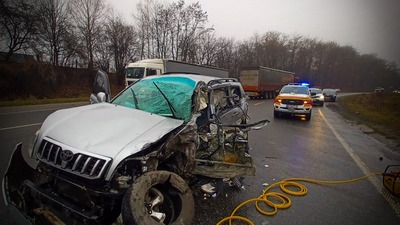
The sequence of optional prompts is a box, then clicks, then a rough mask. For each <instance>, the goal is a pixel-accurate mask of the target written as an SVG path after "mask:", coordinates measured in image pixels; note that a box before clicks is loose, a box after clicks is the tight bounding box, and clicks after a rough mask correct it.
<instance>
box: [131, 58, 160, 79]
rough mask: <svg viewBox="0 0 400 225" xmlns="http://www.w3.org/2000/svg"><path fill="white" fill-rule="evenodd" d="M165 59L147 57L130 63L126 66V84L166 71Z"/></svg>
mask: <svg viewBox="0 0 400 225" xmlns="http://www.w3.org/2000/svg"><path fill="white" fill-rule="evenodd" d="M163 61H164V60H162V59H145V60H140V61H137V62H134V63H129V64H128V65H127V66H126V67H125V85H129V84H131V83H133V82H135V81H137V80H139V79H141V78H143V77H146V76H151V75H161V74H163V73H164V63H163Z"/></svg>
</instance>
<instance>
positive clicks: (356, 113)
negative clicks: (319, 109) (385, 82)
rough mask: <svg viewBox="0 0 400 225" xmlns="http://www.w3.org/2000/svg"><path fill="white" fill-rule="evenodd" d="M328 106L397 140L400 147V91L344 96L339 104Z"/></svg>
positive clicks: (396, 145)
mask: <svg viewBox="0 0 400 225" xmlns="http://www.w3.org/2000/svg"><path fill="white" fill-rule="evenodd" d="M328 107H330V108H331V109H332V110H334V111H336V112H338V113H339V114H340V115H341V116H342V117H343V118H344V119H346V120H349V121H352V122H354V123H356V124H364V125H366V126H368V127H370V128H371V129H373V131H374V132H375V133H378V134H381V135H383V136H384V137H385V138H387V139H389V140H391V141H393V142H395V144H394V145H395V146H394V147H395V148H400V110H399V109H400V94H399V93H393V94H392V93H387V94H376V93H371V94H360V95H350V96H342V97H340V98H338V100H337V104H335V105H333V104H330V105H329V106H328Z"/></svg>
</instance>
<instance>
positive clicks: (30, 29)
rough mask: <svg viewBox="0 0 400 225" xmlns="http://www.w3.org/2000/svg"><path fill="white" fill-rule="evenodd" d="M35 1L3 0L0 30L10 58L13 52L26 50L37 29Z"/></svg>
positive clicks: (0, 13)
mask: <svg viewBox="0 0 400 225" xmlns="http://www.w3.org/2000/svg"><path fill="white" fill-rule="evenodd" d="M34 6H35V5H34V1H30V0H28V1H27V0H1V1H0V26H1V27H0V30H1V31H2V32H1V33H2V35H1V37H2V38H3V39H4V40H5V42H6V46H7V54H6V56H5V60H9V59H10V57H11V56H12V54H13V53H15V52H18V51H20V50H26V49H28V47H29V44H30V43H31V42H32V40H33V38H34V35H35V34H36V30H37V14H36V10H35V7H34Z"/></svg>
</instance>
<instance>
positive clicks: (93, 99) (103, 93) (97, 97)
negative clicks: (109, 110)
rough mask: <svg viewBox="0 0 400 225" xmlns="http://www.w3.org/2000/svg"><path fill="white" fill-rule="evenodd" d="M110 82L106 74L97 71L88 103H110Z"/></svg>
mask: <svg viewBox="0 0 400 225" xmlns="http://www.w3.org/2000/svg"><path fill="white" fill-rule="evenodd" d="M110 99H111V90H110V81H109V79H108V75H107V73H106V72H104V71H102V70H98V71H97V74H96V78H95V79H94V83H93V92H92V94H91V95H90V103H91V104H94V103H99V102H110Z"/></svg>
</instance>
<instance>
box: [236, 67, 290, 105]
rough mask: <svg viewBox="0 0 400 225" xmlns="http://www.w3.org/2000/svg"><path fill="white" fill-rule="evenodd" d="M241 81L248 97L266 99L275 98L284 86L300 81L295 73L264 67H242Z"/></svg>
mask: <svg viewBox="0 0 400 225" xmlns="http://www.w3.org/2000/svg"><path fill="white" fill-rule="evenodd" d="M239 79H240V82H241V83H242V86H243V88H244V91H245V92H246V94H247V96H249V97H250V98H265V99H269V98H274V97H275V95H276V93H277V92H279V90H280V89H281V88H282V87H283V85H285V84H287V83H294V82H297V80H298V78H296V77H295V73H293V72H289V71H284V70H278V69H273V68H268V67H264V66H258V67H242V68H241V69H240V73H239Z"/></svg>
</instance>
